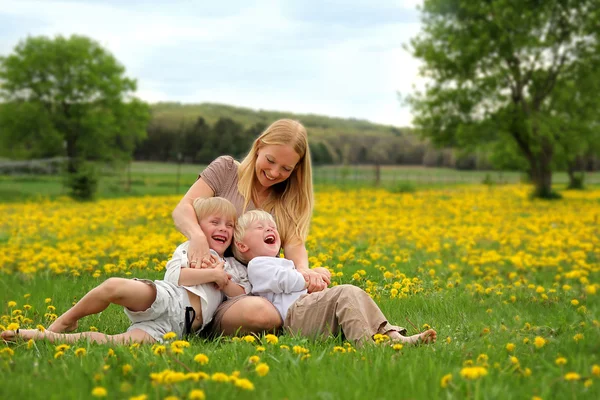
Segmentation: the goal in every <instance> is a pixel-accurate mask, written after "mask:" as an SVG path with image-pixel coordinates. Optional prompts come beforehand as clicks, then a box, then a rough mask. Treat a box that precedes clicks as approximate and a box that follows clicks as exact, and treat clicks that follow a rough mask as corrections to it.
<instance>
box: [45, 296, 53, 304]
mask: <svg viewBox="0 0 600 400" xmlns="http://www.w3.org/2000/svg"><path fill="white" fill-rule="evenodd" d="M51 302H52V299H51V298H50V297H46V299H45V300H44V303H46V304H48V303H51Z"/></svg>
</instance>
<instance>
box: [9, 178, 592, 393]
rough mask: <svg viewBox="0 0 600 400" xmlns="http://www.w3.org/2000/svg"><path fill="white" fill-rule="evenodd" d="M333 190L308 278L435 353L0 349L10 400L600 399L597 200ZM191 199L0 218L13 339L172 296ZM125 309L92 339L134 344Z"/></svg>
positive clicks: (285, 347) (293, 340)
mask: <svg viewBox="0 0 600 400" xmlns="http://www.w3.org/2000/svg"><path fill="white" fill-rule="evenodd" d="M530 190H531V188H530V187H528V186H522V185H492V186H490V185H488V186H484V185H468V186H461V185H454V186H451V187H439V188H431V187H429V188H427V187H426V188H418V189H417V190H414V191H412V192H405V193H401V192H398V191H394V190H386V189H375V188H365V189H352V190H349V189H348V190H344V189H336V188H332V187H329V188H326V187H325V186H321V187H319V190H318V191H317V193H316V208H315V213H314V217H313V221H312V226H311V234H310V236H309V239H308V242H307V248H308V251H309V256H310V264H311V266H313V267H316V266H321V267H327V268H329V269H330V271H331V272H332V275H333V283H332V284H333V285H337V284H345V283H348V284H354V285H358V286H360V287H361V288H363V289H364V290H366V291H367V292H368V293H369V294H370V295H371V296H372V297H373V298H374V300H375V301H376V302H377V303H378V304H379V305H380V307H381V309H382V310H383V312H384V314H386V316H388V318H389V320H390V321H391V322H393V323H395V324H397V325H401V326H404V327H406V328H407V329H408V332H409V333H410V334H413V333H416V332H418V331H422V330H424V329H427V328H428V327H432V328H434V329H436V330H437V332H438V341H437V343H435V344H433V345H423V346H406V345H405V346H392V345H391V344H390V343H389V341H388V340H386V338H385V337H378V338H377V339H378V340H377V342H376V343H373V344H371V345H367V346H364V347H361V348H357V347H356V346H355V345H354V344H352V343H347V342H345V341H344V340H343V338H342V337H336V338H331V339H329V340H327V341H324V342H317V341H311V340H307V339H304V338H301V337H291V336H289V335H258V336H241V337H236V338H221V339H218V340H212V341H207V340H204V339H201V338H189V340H186V341H178V340H173V339H170V340H167V341H166V342H165V343H164V344H161V345H154V346H152V345H141V346H136V345H133V346H110V345H95V344H89V343H87V342H85V341H82V342H80V343H77V344H74V345H71V346H64V345H63V346H61V345H58V344H50V343H45V342H24V341H20V342H17V343H11V344H3V343H1V342H0V374H1V376H2V383H1V384H0V398H2V399H4V398H24V397H26V396H27V397H28V398H45V399H54V398H57V399H58V398H61V399H81V398H92V397H99V398H102V397H105V398H109V399H188V398H189V399H204V398H206V399H220V398H242V397H243V398H245V399H273V398H285V399H306V398H311V399H323V400H329V399H343V398H382V399H388V398H398V397H400V398H412V399H430V398H434V399H435V398H447V399H464V398H469V399H497V398H502V399H587V398H589V399H596V398H600V322H599V321H600V315H599V311H600V302H599V301H598V296H599V294H600V280H599V270H600V190H597V189H590V190H586V191H572V192H571V191H564V192H562V194H563V196H564V199H563V200H560V201H551V202H548V201H532V200H530V199H529V197H528V193H529V191H530ZM179 197H180V196H179V195H168V196H152V197H150V196H141V197H125V198H114V199H110V198H105V199H101V200H98V201H96V202H93V203H77V202H74V201H72V200H69V199H67V198H64V197H60V194H59V193H58V194H56V195H54V196H50V198H45V197H31V198H30V200H28V201H18V202H17V201H14V202H5V203H0V214H1V215H2V219H1V220H0V288H1V289H0V325H1V326H0V330H2V329H8V328H14V327H16V326H20V327H33V328H35V327H38V328H39V329H43V327H44V326H48V325H49V323H50V322H51V321H52V320H54V319H55V318H56V317H57V315H60V313H62V312H64V311H65V310H67V309H68V308H69V307H70V306H71V305H72V304H73V303H74V302H75V301H77V299H79V298H80V297H81V296H82V295H84V294H85V293H86V292H87V291H88V290H90V289H91V288H92V287H94V286H96V285H98V284H99V283H100V282H102V281H103V280H105V279H106V278H108V277H111V276H121V277H143V278H150V279H161V278H162V277H163V274H164V267H165V264H166V261H167V260H168V258H169V256H170V254H171V253H172V251H173V250H174V249H175V247H176V246H177V245H178V244H179V243H180V242H182V241H183V240H184V237H183V236H182V235H181V234H179V233H177V232H176V231H175V229H174V227H173V223H172V220H171V216H170V214H171V211H172V209H173V207H174V206H175V204H176V203H177V201H178V200H179ZM127 326H128V320H127V318H126V317H125V315H124V314H123V311H122V309H120V308H119V307H115V306H111V307H109V308H108V309H107V310H106V311H104V312H103V313H102V314H100V315H97V316H90V317H87V318H85V319H83V320H81V321H80V325H79V330H82V331H83V330H100V331H102V332H106V333H110V334H114V333H119V332H122V331H124V330H125V329H126V328H127Z"/></svg>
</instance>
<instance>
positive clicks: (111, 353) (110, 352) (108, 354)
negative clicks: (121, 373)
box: [106, 349, 115, 357]
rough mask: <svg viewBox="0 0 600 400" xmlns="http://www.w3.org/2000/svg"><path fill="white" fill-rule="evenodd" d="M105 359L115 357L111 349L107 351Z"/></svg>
mask: <svg viewBox="0 0 600 400" xmlns="http://www.w3.org/2000/svg"><path fill="white" fill-rule="evenodd" d="M106 356H107V357H114V356H115V351H114V350H113V349H108V352H107V353H106Z"/></svg>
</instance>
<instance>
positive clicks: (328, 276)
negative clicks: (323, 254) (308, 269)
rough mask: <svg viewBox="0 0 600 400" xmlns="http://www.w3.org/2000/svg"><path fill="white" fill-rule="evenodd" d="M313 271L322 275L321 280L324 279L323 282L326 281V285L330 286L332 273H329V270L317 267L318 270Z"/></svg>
mask: <svg viewBox="0 0 600 400" xmlns="http://www.w3.org/2000/svg"><path fill="white" fill-rule="evenodd" d="M312 270H313V271H315V272H318V273H319V274H321V278H323V280H324V281H325V283H326V284H327V285H329V284H330V283H331V272H329V270H328V269H327V268H323V267H316V268H313V269H312Z"/></svg>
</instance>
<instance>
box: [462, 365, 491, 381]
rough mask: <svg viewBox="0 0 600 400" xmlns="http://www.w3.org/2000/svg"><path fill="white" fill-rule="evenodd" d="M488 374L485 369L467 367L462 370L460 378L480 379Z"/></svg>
mask: <svg viewBox="0 0 600 400" xmlns="http://www.w3.org/2000/svg"><path fill="white" fill-rule="evenodd" d="M487 374H488V371H487V369H486V368H484V367H465V368H463V369H461V370H460V376H462V377H463V378H465V379H469V380H475V379H479V378H481V377H484V376H486V375H487Z"/></svg>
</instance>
